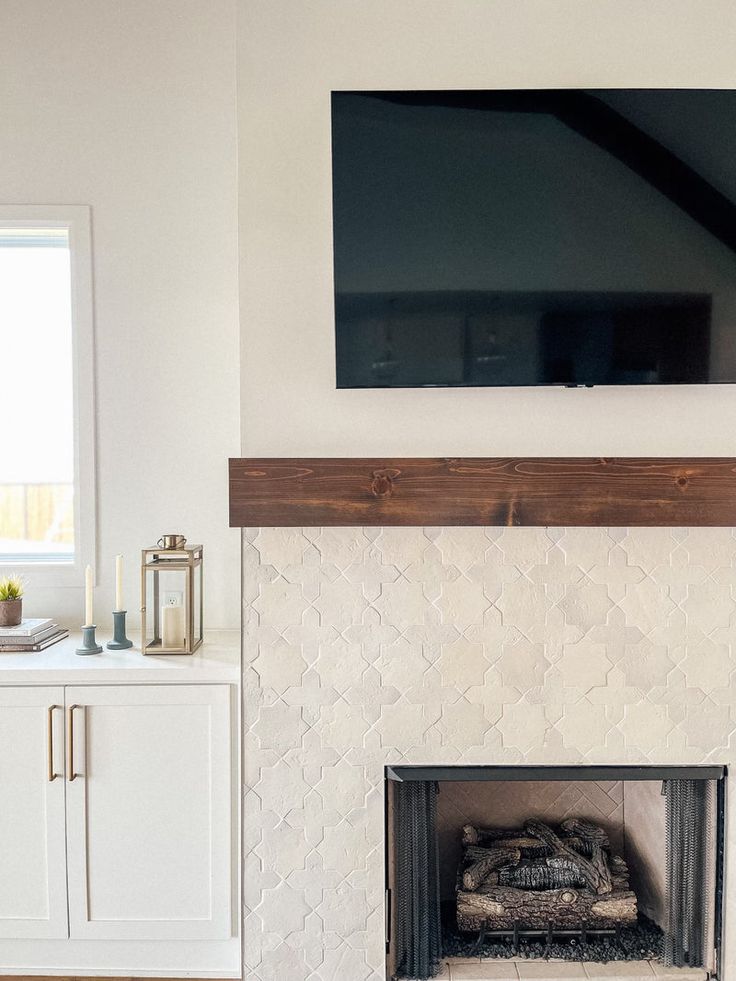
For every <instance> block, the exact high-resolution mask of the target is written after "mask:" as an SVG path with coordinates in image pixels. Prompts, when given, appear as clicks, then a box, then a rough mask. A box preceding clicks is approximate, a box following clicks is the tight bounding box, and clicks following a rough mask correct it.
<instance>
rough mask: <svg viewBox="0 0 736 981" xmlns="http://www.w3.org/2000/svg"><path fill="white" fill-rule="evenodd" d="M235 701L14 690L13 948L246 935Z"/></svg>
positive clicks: (212, 695) (212, 689)
mask: <svg viewBox="0 0 736 981" xmlns="http://www.w3.org/2000/svg"><path fill="white" fill-rule="evenodd" d="M232 690H233V689H232V688H231V686H229V685H160V684H157V685H110V686H87V685H79V686H74V687H58V688H45V687H28V688H2V687H0V938H15V939H24V938H70V940H73V941H84V940H95V941H97V940H110V941H113V940H132V941H139V940H140V941H152V940H165V941H171V940H189V941H194V940H217V939H219V940H225V939H228V938H231V937H232V936H233V934H234V930H233V906H234V904H233V883H234V854H235V853H234V846H233V841H234V834H233V748H232V739H231V712H230V700H231V692H232ZM67 910H68V917H67ZM67 943H68V941H67ZM1 953H2V945H1V944H0V954H1ZM0 960H2V957H1V956H0Z"/></svg>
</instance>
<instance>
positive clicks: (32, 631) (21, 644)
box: [0, 619, 69, 654]
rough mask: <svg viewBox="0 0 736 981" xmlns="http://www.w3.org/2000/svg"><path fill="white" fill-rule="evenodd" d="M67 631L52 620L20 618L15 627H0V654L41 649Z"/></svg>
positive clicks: (61, 638) (54, 641)
mask: <svg viewBox="0 0 736 981" xmlns="http://www.w3.org/2000/svg"><path fill="white" fill-rule="evenodd" d="M68 636H69V631H68V630H66V629H65V628H64V627H60V626H59V624H58V623H54V621H53V620H47V619H46V620H41V619H39V620H21V622H20V623H19V624H18V626H17V627H0V654H1V653H3V651H42V650H43V649H44V648H45V647H50V646H51V645H52V644H55V643H56V642H57V641H58V640H63V639H64V637H68Z"/></svg>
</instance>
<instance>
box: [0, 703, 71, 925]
mask: <svg viewBox="0 0 736 981" xmlns="http://www.w3.org/2000/svg"><path fill="white" fill-rule="evenodd" d="M57 774H58V775H57ZM65 848H66V844H65V837H64V689H63V688H0V937H38V938H41V937H66V936H67V911H66V855H65Z"/></svg>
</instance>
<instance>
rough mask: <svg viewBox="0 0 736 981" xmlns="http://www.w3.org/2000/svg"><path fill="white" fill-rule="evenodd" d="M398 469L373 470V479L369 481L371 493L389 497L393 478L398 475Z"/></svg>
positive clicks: (391, 491)
mask: <svg viewBox="0 0 736 981" xmlns="http://www.w3.org/2000/svg"><path fill="white" fill-rule="evenodd" d="M400 473H401V471H400V470H393V469H388V470H374V471H373V480H372V481H371V494H373V496H374V497H391V495H392V494H393V492H394V479H395V478H396V477H398V476H399V474H400Z"/></svg>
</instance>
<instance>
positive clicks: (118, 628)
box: [107, 610, 133, 651]
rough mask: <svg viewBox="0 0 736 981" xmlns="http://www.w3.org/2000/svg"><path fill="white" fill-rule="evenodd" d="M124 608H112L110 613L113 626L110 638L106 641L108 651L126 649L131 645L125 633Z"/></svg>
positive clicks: (131, 642)
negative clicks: (111, 613)
mask: <svg viewBox="0 0 736 981" xmlns="http://www.w3.org/2000/svg"><path fill="white" fill-rule="evenodd" d="M126 612H127V611H126V610H114V611H113V615H112V621H113V628H112V633H113V637H112V640H109V641H108V642H107V649H108V651H127V649H128V648H129V647H132V646H133V641H132V640H128V638H127V637H126V635H125V615H126Z"/></svg>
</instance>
